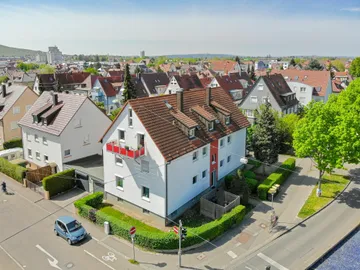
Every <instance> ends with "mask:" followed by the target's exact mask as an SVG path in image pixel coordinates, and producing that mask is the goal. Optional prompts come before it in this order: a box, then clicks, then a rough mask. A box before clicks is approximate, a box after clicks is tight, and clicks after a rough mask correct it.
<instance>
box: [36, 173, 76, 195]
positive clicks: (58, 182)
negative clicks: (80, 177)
mask: <svg viewBox="0 0 360 270" xmlns="http://www.w3.org/2000/svg"><path fill="white" fill-rule="evenodd" d="M74 177H75V170H74V169H69V170H65V171H62V172H59V173H56V174H53V175H50V176H47V177H45V178H44V179H43V180H42V184H43V188H44V190H46V191H49V195H50V197H52V196H54V195H57V194H59V193H61V192H64V191H67V190H69V189H72V188H73V187H74V186H75V178H74Z"/></svg>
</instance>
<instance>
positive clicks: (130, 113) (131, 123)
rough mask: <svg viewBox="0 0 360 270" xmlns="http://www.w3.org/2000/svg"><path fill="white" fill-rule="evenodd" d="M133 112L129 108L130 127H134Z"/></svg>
mask: <svg viewBox="0 0 360 270" xmlns="http://www.w3.org/2000/svg"><path fill="white" fill-rule="evenodd" d="M132 116H133V111H132V109H131V108H129V127H132V126H133V118H132Z"/></svg>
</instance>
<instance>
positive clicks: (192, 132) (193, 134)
mask: <svg viewBox="0 0 360 270" xmlns="http://www.w3.org/2000/svg"><path fill="white" fill-rule="evenodd" d="M194 137H195V128H191V129H189V138H190V139H191V138H194Z"/></svg>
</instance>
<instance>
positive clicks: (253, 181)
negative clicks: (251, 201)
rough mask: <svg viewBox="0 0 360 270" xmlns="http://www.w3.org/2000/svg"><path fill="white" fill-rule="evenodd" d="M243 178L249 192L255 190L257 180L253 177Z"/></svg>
mask: <svg viewBox="0 0 360 270" xmlns="http://www.w3.org/2000/svg"><path fill="white" fill-rule="evenodd" d="M245 180H246V183H247V185H248V187H249V189H250V191H251V193H253V192H255V190H256V188H257V186H258V184H259V182H258V181H257V180H256V179H253V178H245Z"/></svg>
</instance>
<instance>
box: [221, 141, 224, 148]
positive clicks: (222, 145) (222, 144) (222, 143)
mask: <svg viewBox="0 0 360 270" xmlns="http://www.w3.org/2000/svg"><path fill="white" fill-rule="evenodd" d="M220 147H224V139H220Z"/></svg>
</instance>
